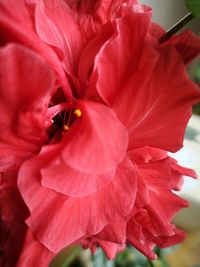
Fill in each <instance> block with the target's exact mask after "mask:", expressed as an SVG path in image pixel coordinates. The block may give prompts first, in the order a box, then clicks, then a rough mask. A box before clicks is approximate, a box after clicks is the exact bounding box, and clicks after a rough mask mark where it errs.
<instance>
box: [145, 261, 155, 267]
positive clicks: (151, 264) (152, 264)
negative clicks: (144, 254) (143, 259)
mask: <svg viewBox="0 0 200 267" xmlns="http://www.w3.org/2000/svg"><path fill="white" fill-rule="evenodd" d="M147 261H148V263H149V265H150V266H151V267H155V265H154V263H153V262H152V261H151V260H149V259H147Z"/></svg>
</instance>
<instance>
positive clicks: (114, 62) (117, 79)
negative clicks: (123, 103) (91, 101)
mask: <svg viewBox="0 0 200 267" xmlns="http://www.w3.org/2000/svg"><path fill="white" fill-rule="evenodd" d="M132 10H133V9H132V8H130V9H128V8H127V10H126V12H127V13H128V14H126V15H124V16H123V17H121V18H120V19H118V20H116V21H115V24H114V27H115V35H114V36H112V37H111V39H110V40H109V41H107V42H106V45H104V46H103V47H102V49H101V50H100V51H99V53H98V54H97V56H96V59H95V64H94V73H93V77H91V87H90V86H89V89H88V95H92V94H94V92H93V91H94V88H93V84H94V81H93V79H95V80H97V81H96V90H97V92H98V93H99V94H100V96H101V97H102V98H103V99H104V101H105V102H106V103H108V104H110V105H112V104H113V102H114V99H115V97H116V95H117V94H118V93H119V92H120V91H122V88H123V87H124V85H126V84H127V81H129V79H130V77H132V75H133V72H134V71H135V70H136V69H137V68H138V63H139V59H140V56H141V53H142V49H143V44H144V41H145V36H146V34H147V29H148V26H149V23H150V16H151V12H149V11H148V12H144V13H133V11H132ZM136 36H137V38H136ZM96 76H97V78H96ZM123 92H124V90H123Z"/></svg>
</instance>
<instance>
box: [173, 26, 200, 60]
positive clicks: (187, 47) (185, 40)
mask: <svg viewBox="0 0 200 267" xmlns="http://www.w3.org/2000/svg"><path fill="white" fill-rule="evenodd" d="M168 43H170V44H172V45H174V46H175V48H176V50H177V51H178V52H179V53H180V55H181V57H182V59H183V61H184V63H185V64H189V63H190V62H191V61H192V60H193V59H195V58H196V57H197V56H198V55H199V54H200V38H199V37H198V36H197V35H195V34H194V33H193V32H191V31H185V32H182V33H180V34H179V35H175V36H172V37H171V38H170V39H169V41H168Z"/></svg>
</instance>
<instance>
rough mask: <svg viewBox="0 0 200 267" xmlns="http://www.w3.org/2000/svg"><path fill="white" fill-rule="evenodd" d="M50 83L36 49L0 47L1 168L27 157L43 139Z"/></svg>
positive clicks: (43, 63)
mask: <svg viewBox="0 0 200 267" xmlns="http://www.w3.org/2000/svg"><path fill="white" fill-rule="evenodd" d="M30 74H31V75H30ZM53 85H54V78H53V74H52V72H51V71H50V69H49V67H48V66H47V65H46V63H45V62H44V61H43V59H42V58H41V57H40V56H38V55H37V54H36V53H34V52H32V51H31V50H29V49H27V48H25V47H23V46H20V45H16V44H10V45H8V46H5V47H4V48H1V49H0V87H1V91H0V124H1V132H0V148H1V153H0V162H1V167H0V169H1V170H2V171H3V170H6V169H7V168H9V166H11V167H12V165H17V164H18V162H17V161H20V158H26V157H30V156H31V155H32V153H34V152H36V151H38V149H40V146H41V145H42V144H43V143H44V142H46V140H47V134H46V133H45V129H46V126H45V124H46V123H47V121H46V119H47V118H46V112H47V108H48V103H49V100H50V95H51V92H52V90H53ZM13 160H15V161H16V162H13Z"/></svg>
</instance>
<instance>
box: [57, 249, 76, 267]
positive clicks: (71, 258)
mask: <svg viewBox="0 0 200 267" xmlns="http://www.w3.org/2000/svg"><path fill="white" fill-rule="evenodd" d="M80 251H81V249H80V247H77V248H75V249H74V250H73V251H72V252H71V253H70V255H69V256H68V257H67V258H66V259H65V261H63V263H62V266H61V267H68V266H69V265H70V264H71V263H72V262H73V261H74V259H75V258H76V257H77V256H78V255H79V254H80Z"/></svg>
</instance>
